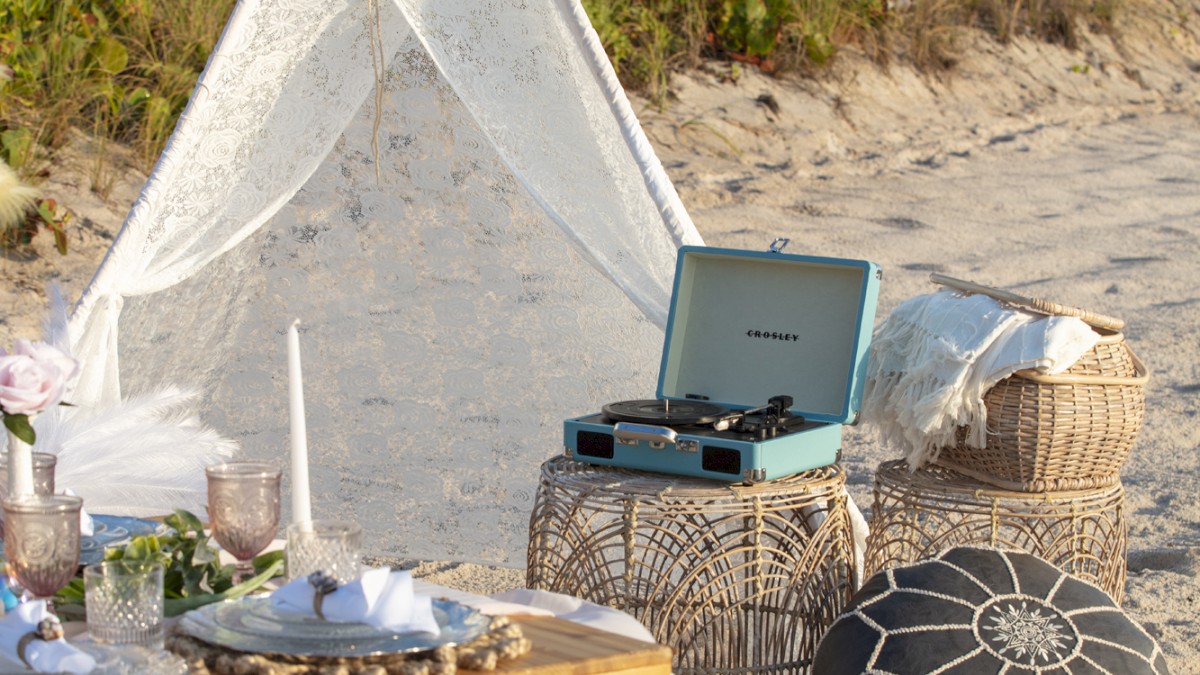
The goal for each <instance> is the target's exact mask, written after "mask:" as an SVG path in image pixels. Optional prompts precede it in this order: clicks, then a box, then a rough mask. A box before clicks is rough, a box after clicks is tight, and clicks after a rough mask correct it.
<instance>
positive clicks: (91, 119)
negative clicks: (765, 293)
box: [0, 0, 1122, 242]
mask: <svg viewBox="0 0 1200 675" xmlns="http://www.w3.org/2000/svg"><path fill="white" fill-rule="evenodd" d="M1121 1H1122V0H583V5H584V8H585V9H586V11H587V13H588V15H589V17H590V18H591V20H592V23H593V25H594V26H595V28H596V30H597V32H598V34H599V35H600V37H601V40H602V41H603V44H604V46H605V49H606V51H607V52H608V54H609V56H610V58H611V60H612V62H613V64H614V66H615V68H616V71H617V74H618V76H619V77H620V78H621V80H622V83H623V84H624V85H625V86H626V87H627V88H628V89H630V90H633V91H635V92H638V93H640V94H642V95H644V96H646V97H647V98H649V99H650V100H651V101H653V102H655V103H656V104H658V105H660V106H661V105H665V104H666V101H667V99H668V95H669V91H670V81H671V73H673V72H677V71H679V70H681V69H686V68H695V67H698V66H700V65H701V64H703V63H704V62H706V61H711V60H713V59H716V60H722V61H725V62H729V63H730V64H731V67H733V68H759V69H761V70H763V71H765V72H768V73H772V74H782V73H799V74H800V75H802V76H810V77H819V76H820V74H821V72H822V71H823V69H824V68H826V67H827V66H828V65H829V64H831V63H833V62H834V61H835V60H836V59H837V57H838V55H839V53H841V52H843V51H844V50H847V49H854V50H858V51H860V52H864V53H866V54H868V55H870V56H871V57H872V58H874V59H876V60H877V61H879V62H880V63H886V62H889V61H893V60H906V61H908V62H911V63H912V64H913V65H915V66H917V67H918V68H922V69H946V68H952V67H953V65H954V63H955V62H956V61H957V59H958V53H957V51H956V50H957V49H958V48H959V44H960V39H959V38H960V36H961V35H962V33H963V31H967V30H983V31H986V32H987V33H990V34H991V35H993V36H994V37H995V38H996V39H997V40H1000V41H1008V40H1012V39H1014V38H1016V37H1018V36H1025V35H1028V36H1032V37H1036V38H1038V39H1043V40H1050V41H1052V42H1058V43H1062V44H1064V45H1066V46H1068V47H1073V46H1075V45H1076V44H1077V42H1078V38H1079V31H1080V29H1081V27H1082V26H1085V25H1087V26H1090V27H1091V28H1093V29H1094V28H1096V27H1101V28H1104V29H1111V28H1112V27H1113V26H1115V25H1116V24H1117V22H1118V16H1119V10H1120V7H1119V6H1118V5H1117V3H1119V2H1121ZM234 2H235V0H9V2H6V3H0V158H3V160H4V161H5V162H6V163H8V164H9V165H10V166H12V167H13V168H14V169H16V170H17V172H18V174H20V175H21V176H22V177H23V178H24V179H25V180H28V181H31V182H33V183H34V184H36V181H37V178H38V176H39V174H40V173H42V172H43V171H45V168H46V166H47V165H49V164H50V163H52V162H53V158H54V153H55V152H56V151H57V150H58V149H59V148H61V147H62V145H63V144H64V143H65V142H66V140H67V138H68V130H70V129H72V128H76V129H81V130H83V131H85V132H87V133H88V134H90V135H91V136H92V137H93V138H95V139H96V140H97V142H98V143H100V144H101V145H103V144H105V143H115V144H122V145H124V146H128V147H130V148H132V149H133V150H134V152H135V155H136V157H137V158H138V160H139V162H140V163H141V165H142V166H141V168H143V169H145V170H148V169H149V168H150V167H151V166H152V165H153V163H154V161H155V160H156V159H157V157H158V155H159V153H161V152H162V149H163V147H164V146H165V144H166V141H167V138H168V137H169V136H170V134H171V132H172V130H173V129H174V127H175V123H176V120H177V119H178V117H179V114H180V113H181V112H182V111H183V108H184V106H185V105H186V103H187V101H188V98H189V97H190V95H191V93H192V90H193V88H194V87H195V83H196V79H197V77H198V76H199V74H200V72H201V71H202V69H203V68H204V65H205V63H206V62H207V59H208V56H209V54H210V53H211V51H212V49H213V48H214V46H215V45H216V43H217V40H218V38H219V36H220V33H221V30H222V28H223V27H224V25H225V22H226V20H227V18H228V16H229V13H230V12H231V11H232V8H233V5H234ZM114 171H115V169H114V168H113V167H112V166H110V165H108V164H107V163H105V162H97V163H96V164H95V166H94V167H93V169H92V170H91V176H90V179H91V188H92V189H93V190H95V191H96V192H98V193H99V194H101V196H104V195H105V193H106V192H107V190H108V189H109V188H110V187H111V185H112V180H113V172H114ZM32 217H33V218H34V220H35V221H36V219H37V218H38V216H37V215H36V214H35V215H33V216H32ZM63 224H64V223H63V222H58V223H57V226H58V227H59V228H60V229H61V226H62V225H63ZM46 225H47V226H50V225H54V224H53V223H46ZM9 235H10V232H8V231H4V232H0V241H7V242H12V241H15V240H14V239H13V237H11V236H9Z"/></svg>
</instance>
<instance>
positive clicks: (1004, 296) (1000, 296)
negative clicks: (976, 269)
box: [929, 272, 1125, 330]
mask: <svg viewBox="0 0 1200 675" xmlns="http://www.w3.org/2000/svg"><path fill="white" fill-rule="evenodd" d="M929 280H930V281H932V282H933V283H935V284H941V285H943V286H947V287H949V288H953V289H955V290H957V291H963V292H964V293H979V294H982V295H986V296H988V297H991V298H995V299H996V300H999V301H1001V302H1005V303H1008V304H1010V305H1014V306H1016V307H1020V308H1022V309H1028V310H1032V311H1034V312H1038V313H1040V314H1051V315H1057V316H1073V317H1077V318H1079V319H1080V320H1082V321H1083V322H1084V323H1086V324H1088V325H1089V326H1095V327H1096V328H1104V329H1106V330H1121V329H1122V328H1124V327H1125V321H1123V320H1122V319H1118V318H1116V317H1113V316H1107V315H1105V314H1097V313H1095V312H1091V311H1088V310H1086V309H1080V308H1078V307H1071V306H1068V305H1060V304H1058V303H1057V302H1050V301H1049V300H1042V299H1039V298H1027V297H1025V296H1023V295H1017V294H1016V293H1010V292H1009V291H1004V290H1001V289H999V288H992V287H991V286H984V285H982V284H977V283H974V282H972V281H963V280H962V279H955V278H954V277H948V276H946V275H944V274H937V273H936V272H935V273H933V274H930V275H929Z"/></svg>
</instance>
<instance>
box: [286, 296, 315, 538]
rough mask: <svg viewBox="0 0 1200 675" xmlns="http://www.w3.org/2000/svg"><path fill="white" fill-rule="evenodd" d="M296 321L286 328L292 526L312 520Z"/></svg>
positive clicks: (306, 432)
mask: <svg viewBox="0 0 1200 675" xmlns="http://www.w3.org/2000/svg"><path fill="white" fill-rule="evenodd" d="M299 325H300V319H296V320H295V321H293V322H292V325H291V327H290V328H288V336H287V347H288V350H287V353H288V412H289V413H290V415H291V450H292V522H294V523H307V522H309V521H311V520H312V500H311V497H310V496H309V491H308V431H307V430H306V428H305V426H304V383H303V379H302V377H301V374H300V331H299V330H297V328H298V327H299Z"/></svg>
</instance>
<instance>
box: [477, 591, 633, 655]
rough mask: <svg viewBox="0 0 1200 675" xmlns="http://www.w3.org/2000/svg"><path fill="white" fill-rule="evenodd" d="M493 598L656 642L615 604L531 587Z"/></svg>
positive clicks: (618, 633) (630, 636)
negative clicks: (602, 603) (614, 606)
mask: <svg viewBox="0 0 1200 675" xmlns="http://www.w3.org/2000/svg"><path fill="white" fill-rule="evenodd" d="M490 597H492V598H493V599H496V600H499V601H502V602H509V603H514V604H517V605H526V606H528V607H531V608H534V609H537V610H543V611H549V612H550V613H551V614H553V615H554V616H556V617H558V618H560V619H565V620H567V621H573V622H575V623H578V624H583V625H585V626H591V627H592V628H596V629H599V630H602V631H606V632H609V633H616V634H617V635H624V636H625V637H629V638H633V639H634V640H641V641H643V642H654V641H655V640H654V635H653V634H652V633H651V632H650V631H649V630H647V629H646V627H645V626H643V625H642V623H641V622H640V621H638V620H637V619H635V618H633V617H632V616H630V615H628V614H626V613H625V612H622V611H620V610H618V609H613V608H612V607H605V606H603V605H597V604H595V603H593V602H588V601H586V600H581V599H579V598H576V597H573V596H570V595H563V594H562V593H552V592H550V591H538V590H533V589H529V588H518V589H515V590H511V591H504V592H502V593H493V594H492V595H491V596H490Z"/></svg>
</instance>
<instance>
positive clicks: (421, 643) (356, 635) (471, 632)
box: [179, 596, 491, 656]
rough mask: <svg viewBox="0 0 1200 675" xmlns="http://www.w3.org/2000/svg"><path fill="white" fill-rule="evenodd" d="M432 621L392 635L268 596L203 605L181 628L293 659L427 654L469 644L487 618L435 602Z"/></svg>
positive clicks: (232, 646)
mask: <svg viewBox="0 0 1200 675" xmlns="http://www.w3.org/2000/svg"><path fill="white" fill-rule="evenodd" d="M433 616H434V618H435V619H437V622H438V625H439V626H441V628H442V630H441V633H439V634H438V635H436V636H430V635H428V634H426V633H393V632H391V631H386V630H380V629H378V628H374V627H372V626H368V625H367V624H362V623H335V622H332V621H321V620H318V619H316V618H312V617H306V616H302V615H299V614H293V613H291V612H281V611H278V610H276V609H274V608H273V607H271V599H270V597H267V596H261V597H253V598H240V599H238V600H230V601H228V602H223V603H216V604H212V605H205V606H204V607H201V608H199V609H196V610H193V611H191V612H188V613H187V614H184V615H183V617H182V618H181V619H180V620H179V628H181V629H182V630H183V631H184V632H185V633H187V634H188V635H191V636H192V637H194V638H197V639H199V640H203V641H205V642H208V643H210V644H215V645H220V646H222V647H227V648H230V649H236V650H239V651H244V652H256V653H270V654H290V655H293V656H373V655H376V654H404V653H416V652H424V651H429V650H431V649H435V648H437V647H441V646H442V645H456V644H462V643H464V642H470V641H471V640H474V639H475V638H477V637H479V636H480V635H483V634H484V633H485V632H486V631H487V629H488V626H490V625H491V619H490V618H488V617H487V616H485V615H484V614H481V613H480V612H479V611H477V610H475V609H472V608H470V607H467V606H466V605H461V604H459V603H457V602H453V601H451V600H434V601H433Z"/></svg>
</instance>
